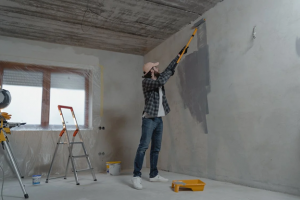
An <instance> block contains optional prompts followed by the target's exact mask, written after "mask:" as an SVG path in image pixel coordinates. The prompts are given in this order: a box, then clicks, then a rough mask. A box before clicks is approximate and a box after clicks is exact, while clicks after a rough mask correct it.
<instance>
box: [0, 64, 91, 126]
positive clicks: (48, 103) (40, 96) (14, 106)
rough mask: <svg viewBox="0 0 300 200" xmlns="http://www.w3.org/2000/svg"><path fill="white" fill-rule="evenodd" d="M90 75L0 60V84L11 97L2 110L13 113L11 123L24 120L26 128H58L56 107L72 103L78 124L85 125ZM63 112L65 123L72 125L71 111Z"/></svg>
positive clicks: (79, 71)
mask: <svg viewBox="0 0 300 200" xmlns="http://www.w3.org/2000/svg"><path fill="white" fill-rule="evenodd" d="M89 74H90V72H89V70H77V69H68V68H62V67H46V66H37V65H27V64H21V63H11V62H2V61H0V85H2V88H3V89H6V90H9V91H10V93H11V96H12V101H11V104H10V105H9V106H8V107H7V108H5V109H3V111H5V112H7V113H9V114H11V115H12V118H11V120H10V121H12V122H26V123H27V125H26V127H27V128H28V127H30V125H35V126H36V125H38V126H41V127H56V126H57V125H58V126H59V127H61V124H62V122H61V118H60V115H59V112H58V108H57V106H58V105H64V106H71V107H73V109H74V112H75V116H76V119H77V123H78V124H79V125H80V126H81V127H88V122H89V118H88V117H89V114H88V110H89V109H88V107H89V103H88V102H89V101H88V97H89ZM62 112H63V114H64V118H65V122H66V125H67V126H68V125H74V122H73V117H72V115H71V112H70V111H69V110H66V109H62ZM28 125H29V126H28Z"/></svg>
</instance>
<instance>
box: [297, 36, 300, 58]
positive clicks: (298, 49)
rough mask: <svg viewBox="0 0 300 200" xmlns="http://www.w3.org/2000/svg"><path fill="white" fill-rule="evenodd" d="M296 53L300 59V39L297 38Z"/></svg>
mask: <svg viewBox="0 0 300 200" xmlns="http://www.w3.org/2000/svg"><path fill="white" fill-rule="evenodd" d="M296 51H297V54H298V56H299V57H300V38H299V37H297V39H296Z"/></svg>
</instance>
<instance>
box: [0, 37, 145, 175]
mask: <svg viewBox="0 0 300 200" xmlns="http://www.w3.org/2000/svg"><path fill="white" fill-rule="evenodd" d="M0 60H2V61H12V62H20V63H32V64H40V65H48V66H60V67H70V68H83V69H90V70H91V71H92V76H91V80H90V82H91V84H90V86H91V89H92V90H91V91H92V92H91V97H90V102H91V104H90V119H92V120H91V123H90V127H89V129H87V130H82V131H81V132H82V134H83V138H84V142H85V145H86V147H87V150H88V152H89V154H90V158H91V162H92V165H93V167H94V168H95V169H96V171H101V172H103V171H105V170H106V165H105V162H107V161H116V160H120V161H122V168H125V169H126V168H132V165H133V159H134V155H135V151H136V147H137V144H138V141H139V135H140V125H141V120H139V119H140V118H141V117H140V116H141V112H142V109H143V108H142V106H143V105H142V103H143V98H142V89H141V87H138V86H137V83H140V82H141V80H142V78H141V71H142V66H143V57H142V56H136V55H130V54H123V53H114V52H109V51H102V50H94V49H87V48H79V47H72V46H66V45H58V44H50V43H44V42H37V41H29V40H23V39H16V38H9V37H0ZM0 67H1V66H0ZM101 68H102V72H103V74H102V77H103V80H102V81H101ZM101 83H103V85H102V86H101ZM101 88H102V89H103V93H102V94H103V96H102V97H101ZM12 98H13V97H12ZM101 100H103V110H102V108H101ZM24 106H25V105H24ZM101 113H103V114H101ZM11 114H12V115H18V113H11ZM29 114H31V115H33V114H40V113H29ZM75 115H76V110H75ZM57 117H59V113H58V112H57ZM99 126H101V127H102V126H104V127H105V130H101V131H100V130H99V129H98V127H99ZM59 132H60V130H52V131H51V130H42V131H41V130H32V131H14V129H12V135H11V136H9V139H10V142H11V145H12V147H13V151H14V153H15V157H16V159H17V162H18V164H19V166H20V168H21V172H22V173H23V174H25V175H26V176H30V175H32V174H44V175H45V173H47V172H48V169H49V166H50V162H51V159H52V155H53V152H54V148H55V146H56V142H57V140H58V135H59ZM0 151H1V154H0V159H1V163H2V165H3V166H4V169H5V173H6V175H11V174H12V172H11V169H10V167H9V165H8V162H9V161H8V160H7V159H6V154H5V152H3V150H2V148H1V150H0ZM74 151H75V153H76V154H80V149H79V148H75V149H74ZM100 152H101V153H103V152H104V153H105V154H104V155H102V154H101V155H98V154H99V153H100ZM58 154H59V155H58V157H57V158H56V159H57V160H56V162H55V163H54V169H53V174H55V173H58V174H61V173H63V172H64V169H65V165H66V161H67V148H62V149H60V150H59V152H58ZM77 163H78V167H79V168H85V167H86V166H85V162H84V160H83V161H79V162H77ZM79 176H80V175H79Z"/></svg>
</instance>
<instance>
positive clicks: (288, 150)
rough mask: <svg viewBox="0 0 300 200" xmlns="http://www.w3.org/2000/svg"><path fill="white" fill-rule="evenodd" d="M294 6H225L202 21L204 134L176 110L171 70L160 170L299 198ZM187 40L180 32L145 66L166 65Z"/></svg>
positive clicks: (298, 30)
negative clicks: (206, 81)
mask: <svg viewBox="0 0 300 200" xmlns="http://www.w3.org/2000/svg"><path fill="white" fill-rule="evenodd" d="M299 6H300V2H299V1H297V0H292V1H280V0H266V1H258V0H255V1H246V0H242V1H241V0H226V1H223V2H221V3H219V4H218V5H217V6H216V7H214V8H212V9H211V10H209V11H208V12H206V13H205V14H204V17H205V18H206V19H207V22H206V28H207V44H208V48H209V71H210V93H209V94H208V108H209V114H208V115H207V116H206V117H207V124H208V134H207V135H206V134H205V133H204V131H203V127H202V126H201V123H199V122H198V121H197V119H196V118H195V117H194V116H193V115H192V113H191V111H190V110H189V109H188V108H187V107H185V106H184V101H183V99H182V97H181V96H180V88H181V82H180V77H179V75H178V74H179V73H182V72H180V70H178V71H177V72H176V75H175V77H173V78H172V79H171V80H170V81H169V82H168V83H167V85H166V92H167V98H168V100H169V102H170V107H171V113H170V114H169V115H168V116H167V117H165V118H164V123H165V129H164V136H163V144H162V151H161V154H160V158H159V167H160V168H161V169H163V170H170V171H173V172H179V173H185V174H191V175H196V176H199V177H208V178H211V179H216V180H221V181H229V182H233V183H237V184H242V185H247V186H251V187H258V188H263V189H268V190H274V191H279V192H286V193H291V194H296V195H300V187H299V182H300V170H299V166H300V145H299V144H300V131H299V130H300V126H299V121H300V112H299V99H300V95H299V94H300V92H299V85H300V81H299V80H300V79H299V76H300V56H299V37H300V27H299V22H300V21H299V20H300V12H299V9H298V8H299ZM254 26H257V29H256V32H257V38H256V39H255V40H253V38H252V30H253V27H254ZM191 33H192V30H190V26H187V27H186V28H184V29H182V30H181V31H179V32H178V33H176V34H175V35H173V36H172V37H170V38H169V39H167V40H166V41H165V42H164V43H163V44H161V45H159V46H158V47H157V48H155V49H154V50H153V51H151V52H150V53H148V54H147V55H146V56H145V60H146V61H159V62H160V63H161V65H163V66H164V65H167V64H168V62H169V61H170V60H171V59H172V58H173V57H174V56H175V55H176V53H177V52H178V51H179V50H180V49H181V48H182V46H184V45H185V43H186V42H187V41H188V39H189V37H190V35H191ZM194 51H197V38H195V39H194V40H193V42H192V44H191V48H190V51H189V53H190V54H192V53H193V52H194ZM187 56H188V55H187ZM182 62H184V60H183V61H182ZM179 67H180V66H179ZM185 67H188V66H185ZM196 77H200V74H194V75H191V78H196Z"/></svg>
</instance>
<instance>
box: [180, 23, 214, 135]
mask: <svg viewBox="0 0 300 200" xmlns="http://www.w3.org/2000/svg"><path fill="white" fill-rule="evenodd" d="M198 47H199V49H198V51H196V52H193V53H192V54H190V55H188V56H186V58H185V59H184V60H183V61H182V62H181V63H180V66H179V67H178V69H179V78H180V84H181V96H182V99H183V102H184V107H185V108H188V109H189V110H190V112H191V114H192V116H193V117H194V118H196V120H197V121H198V122H199V123H203V129H204V131H205V133H208V130H207V123H206V115H207V114H208V102H207V93H208V91H209V88H210V87H209V86H210V81H209V59H208V45H207V39H206V27H205V25H204V26H202V27H201V28H200V29H199V32H198Z"/></svg>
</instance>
